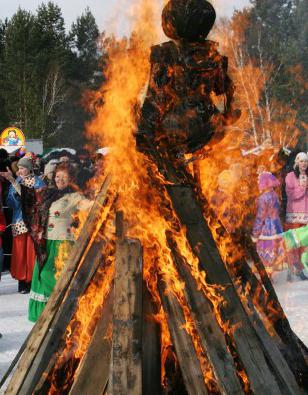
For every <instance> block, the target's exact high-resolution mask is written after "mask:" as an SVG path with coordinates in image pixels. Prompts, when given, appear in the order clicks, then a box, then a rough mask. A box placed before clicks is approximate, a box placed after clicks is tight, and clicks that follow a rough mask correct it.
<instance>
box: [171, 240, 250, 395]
mask: <svg viewBox="0 0 308 395" xmlns="http://www.w3.org/2000/svg"><path fill="white" fill-rule="evenodd" d="M169 246H170V247H171V251H172V255H173V260H174V263H175V265H176V267H177V269H178V272H179V274H180V277H181V278H182V280H184V282H185V289H184V294H185V298H186V300H187V303H188V306H189V308H190V311H191V314H192V317H193V319H194V321H195V322H196V324H197V325H196V328H197V332H198V335H199V337H200V340H201V343H202V348H203V350H204V352H205V354H206V356H207V358H208V359H209V361H210V363H211V366H212V369H213V371H214V374H215V377H216V379H217V385H218V387H219V390H220V391H221V393H222V394H225V395H241V394H244V391H243V389H242V386H241V384H240V381H239V379H238V376H237V373H236V367H235V364H234V361H233V358H232V355H231V353H230V351H229V350H228V347H227V343H226V340H225V336H224V334H223V332H222V330H221V328H220V327H219V325H218V323H217V321H216V319H215V317H214V312H213V310H212V308H211V306H210V304H209V302H208V300H207V299H206V297H205V295H204V293H203V292H202V291H199V290H198V285H197V284H196V281H195V279H194V278H193V276H192V274H191V271H190V269H189V267H188V265H187V263H186V262H185V261H184V259H183V258H182V257H181V256H180V254H179V253H178V251H177V249H176V246H175V244H174V243H173V242H172V241H171V240H169Z"/></svg>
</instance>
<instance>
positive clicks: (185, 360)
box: [158, 279, 208, 395]
mask: <svg viewBox="0 0 308 395" xmlns="http://www.w3.org/2000/svg"><path fill="white" fill-rule="evenodd" d="M158 289H159V293H160V298H161V301H162V305H163V308H164V310H165V313H166V314H167V320H168V326H169V330H170V334H171V338H172V343H173V345H174V348H175V351H176V355H177V358H178V361H179V365H180V369H181V372H182V376H183V380H184V384H185V388H186V391H187V393H188V394H189V395H207V394H208V391H207V387H206V384H205V380H204V377H203V374H202V370H201V366H200V361H199V359H198V357H197V354H196V350H195V348H194V345H193V342H192V339H191V337H190V335H189V334H188V333H187V331H186V330H185V328H183V325H185V318H184V314H183V311H182V307H181V306H180V304H179V302H178V301H177V299H176V297H175V296H174V295H172V294H171V293H170V292H168V291H167V289H168V284H166V283H165V282H164V281H163V280H162V279H159V282H158Z"/></svg>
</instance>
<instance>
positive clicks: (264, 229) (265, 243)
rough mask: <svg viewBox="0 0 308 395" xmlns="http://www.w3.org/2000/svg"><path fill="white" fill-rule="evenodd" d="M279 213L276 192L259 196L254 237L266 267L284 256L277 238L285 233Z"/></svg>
mask: <svg viewBox="0 0 308 395" xmlns="http://www.w3.org/2000/svg"><path fill="white" fill-rule="evenodd" d="M279 212H280V204H279V197H278V195H277V193H276V192H275V191H273V190H271V191H269V192H264V193H262V195H260V196H259V198H258V200H257V215H256V219H255V223H254V226H253V232H252V236H253V237H254V238H256V239H258V241H257V251H258V254H259V256H260V258H261V259H262V261H263V263H264V264H265V265H266V266H271V265H272V264H273V263H274V262H275V261H276V259H277V258H278V257H279V256H281V254H283V247H282V243H281V241H280V240H279V239H278V240H277V238H276V237H275V235H277V234H279V233H282V232H283V230H282V225H281V221H280V217H279Z"/></svg>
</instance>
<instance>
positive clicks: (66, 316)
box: [20, 240, 105, 395]
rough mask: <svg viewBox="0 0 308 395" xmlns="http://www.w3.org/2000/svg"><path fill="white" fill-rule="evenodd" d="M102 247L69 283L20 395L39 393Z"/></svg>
mask: <svg viewBox="0 0 308 395" xmlns="http://www.w3.org/2000/svg"><path fill="white" fill-rule="evenodd" d="M104 246H105V242H104V241H102V240H100V241H98V242H94V243H93V244H92V246H91V248H90V250H89V252H88V254H87V256H86V257H85V259H84V262H83V265H82V266H81V267H80V268H79V270H78V272H77V273H76V275H75V277H74V278H73V279H72V282H71V284H70V286H69V288H68V291H67V295H66V297H65V299H64V300H63V302H62V304H61V305H60V306H59V310H58V312H57V314H56V316H55V319H54V321H53V323H52V324H51V326H50V330H49V331H48V334H47V335H46V337H45V339H44V341H43V343H42V345H41V347H40V350H39V352H38V354H37V358H35V360H34V361H33V364H32V366H31V368H30V370H29V371H28V374H27V377H26V379H25V381H24V383H23V385H22V387H21V390H20V392H21V393H22V394H23V395H31V394H32V393H33V391H34V390H36V392H37V391H38V389H37V388H36V387H37V384H38V383H39V381H40V378H41V377H42V375H43V373H44V375H45V374H48V373H49V370H48V369H52V368H53V366H52V365H51V364H49V361H50V360H51V359H52V357H53V355H54V354H55V353H56V352H57V351H58V348H59V346H61V343H62V338H63V335H64V334H65V331H66V328H67V326H68V325H69V323H70V321H71V319H72V317H73V314H74V312H75V311H76V308H77V304H78V299H79V296H80V295H82V294H83V293H84V292H85V290H86V288H87V286H88V285H89V283H90V281H91V279H92V277H93V276H94V274H95V272H96V270H97V269H98V267H99V266H100V265H101V264H102V256H103V251H104Z"/></svg>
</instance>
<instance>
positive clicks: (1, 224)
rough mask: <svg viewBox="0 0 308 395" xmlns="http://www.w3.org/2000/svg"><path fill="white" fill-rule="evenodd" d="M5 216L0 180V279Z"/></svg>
mask: <svg viewBox="0 0 308 395" xmlns="http://www.w3.org/2000/svg"><path fill="white" fill-rule="evenodd" d="M5 223H6V221H5V217H4V214H3V209H2V182H1V181H0V280H1V273H2V269H3V261H4V255H3V248H2V235H3V233H4V232H5V228H6V226H5Z"/></svg>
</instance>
